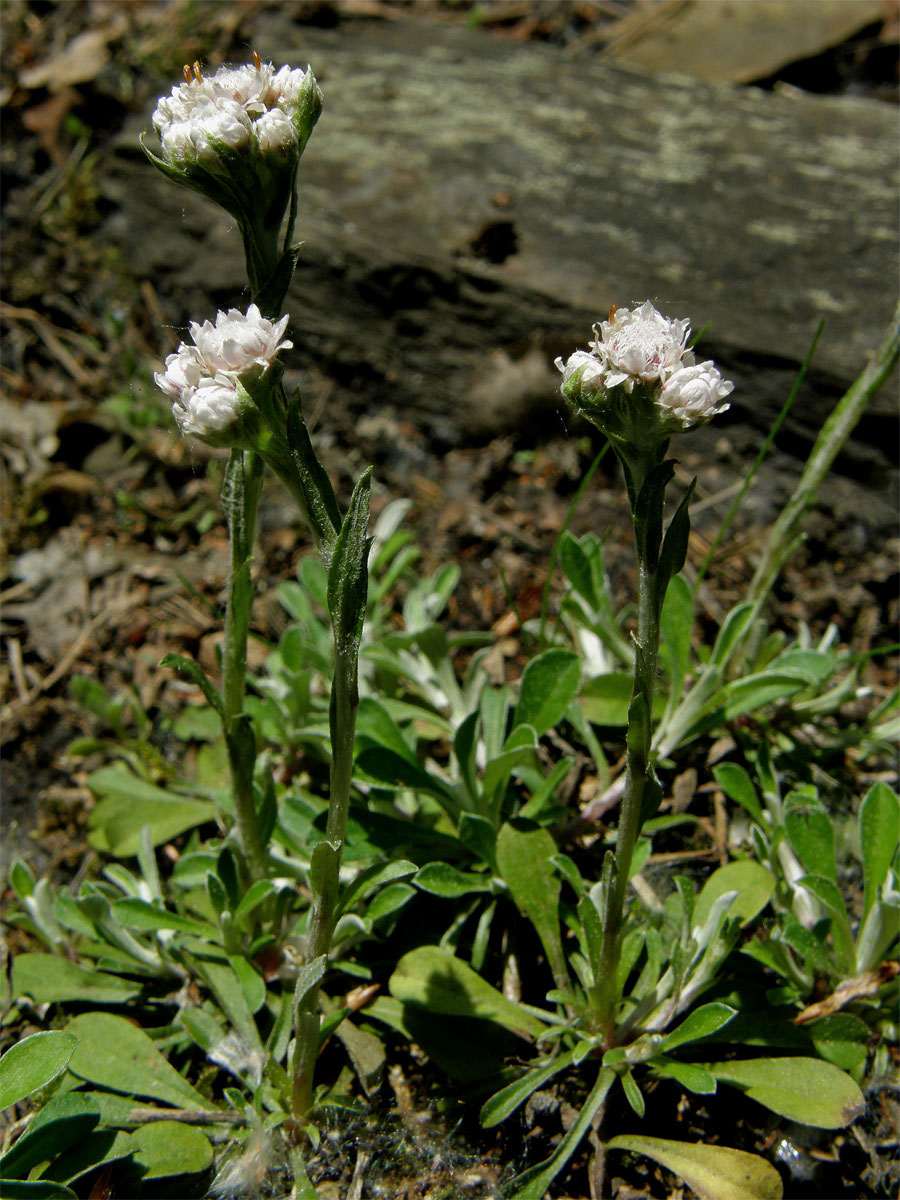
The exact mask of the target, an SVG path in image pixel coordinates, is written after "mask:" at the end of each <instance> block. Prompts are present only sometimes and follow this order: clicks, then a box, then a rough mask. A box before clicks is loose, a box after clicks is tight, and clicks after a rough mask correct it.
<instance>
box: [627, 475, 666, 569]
mask: <svg viewBox="0 0 900 1200" xmlns="http://www.w3.org/2000/svg"><path fill="white" fill-rule="evenodd" d="M674 474H675V460H674V459H671V458H667V459H664V460H663V462H661V463H658V464H657V466H655V467H653V469H652V470H650V471H648V472H647V475H646V477H645V479H644V482H643V483H642V484H641V490H640V494H639V495H638V498H637V502H636V504H635V506H634V534H635V540H636V541H637V549H638V556H639V558H640V559H641V561H642V562H644V561H645V562H646V564H647V568H648V570H650V571H655V570H656V568H657V566H658V563H659V549H660V543H661V542H662V520H663V498H664V497H665V493H666V488H667V487H668V485H669V481H670V480H671V478H672V476H673V475H674Z"/></svg>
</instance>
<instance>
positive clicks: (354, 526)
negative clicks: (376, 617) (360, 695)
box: [328, 467, 372, 648]
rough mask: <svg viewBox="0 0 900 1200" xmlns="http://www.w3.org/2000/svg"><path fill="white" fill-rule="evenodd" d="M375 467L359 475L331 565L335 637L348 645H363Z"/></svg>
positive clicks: (330, 586)
mask: <svg viewBox="0 0 900 1200" xmlns="http://www.w3.org/2000/svg"><path fill="white" fill-rule="evenodd" d="M371 476H372V468H371V467H369V468H367V469H366V470H365V471H364V472H363V473H362V475H361V476H360V478H359V482H358V483H357V485H356V487H355V488H354V489H353V495H352V496H351V498H350V508H349V509H348V511H347V516H346V517H345V518H344V523H343V525H342V526H341V531H340V533H339V534H338V537H337V541H336V543H335V547H334V555H333V557H332V560H331V565H330V567H329V568H328V611H329V612H330V613H331V619H332V622H333V624H334V635H335V639H336V640H339V641H340V642H341V643H343V644H344V645H345V646H347V647H353V648H355V647H356V646H358V645H359V639H360V635H361V633H362V624H363V617H364V616H365V612H366V596H367V592H368V580H369V574H368V560H369V546H370V544H371V539H370V538H369V537H367V532H366V531H367V529H368V525H369V490H370V486H371Z"/></svg>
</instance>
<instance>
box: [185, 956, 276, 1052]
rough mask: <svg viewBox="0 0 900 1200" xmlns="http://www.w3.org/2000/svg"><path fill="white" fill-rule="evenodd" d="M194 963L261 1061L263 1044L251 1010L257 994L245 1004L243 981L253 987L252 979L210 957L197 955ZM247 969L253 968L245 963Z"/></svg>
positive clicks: (223, 1009)
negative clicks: (198, 956) (243, 976)
mask: <svg viewBox="0 0 900 1200" xmlns="http://www.w3.org/2000/svg"><path fill="white" fill-rule="evenodd" d="M195 962H196V969H197V971H198V973H199V974H200V975H201V976H203V978H205V979H206V982H207V983H208V984H209V986H210V988H211V989H212V992H213V994H214V996H215V997H216V999H217V1000H218V1002H219V1004H220V1005H221V1008H222V1011H223V1012H224V1013H225V1015H226V1016H227V1017H228V1020H229V1021H230V1022H231V1024H232V1025H233V1026H234V1029H235V1031H236V1032H237V1033H238V1034H240V1036H241V1037H242V1038H243V1039H244V1041H245V1042H246V1044H247V1046H248V1047H249V1049H250V1051H251V1052H252V1053H253V1054H254V1055H255V1056H257V1057H258V1060H259V1061H260V1062H262V1061H263V1057H264V1055H263V1046H262V1042H261V1040H260V1036H259V1030H258V1029H257V1027H256V1022H255V1021H254V1019H253V1013H252V1011H251V1005H252V1002H253V1001H255V999H256V998H257V997H255V996H253V995H252V994H251V1002H249V1003H248V1000H247V993H246V991H245V990H244V984H245V983H247V984H248V987H249V986H252V984H251V981H250V980H249V979H248V978H246V977H245V978H242V977H241V976H239V975H238V974H237V973H236V972H235V970H234V967H233V966H232V965H231V964H230V963H228V962H223V961H221V960H214V959H212V958H198V959H196V960H195ZM247 969H248V970H251V969H252V968H250V967H249V966H248V968H247ZM254 975H255V972H254ZM257 978H258V976H257Z"/></svg>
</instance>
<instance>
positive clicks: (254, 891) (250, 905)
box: [234, 879, 275, 925]
mask: <svg viewBox="0 0 900 1200" xmlns="http://www.w3.org/2000/svg"><path fill="white" fill-rule="evenodd" d="M274 891H275V885H274V884H273V883H272V882H271V881H270V880H268V879H257V881H256V883H252V884H251V885H250V887H248V888H247V890H246V892H244V894H243V896H242V897H241V901H240V903H239V904H238V906H237V908H236V909H235V910H234V922H235V924H236V925H239V924H240V923H241V922H242V921H243V920H244V919H245V918H246V917H248V916H249V915H250V913H251V912H252V911H253V910H254V908H256V907H257V905H259V904H262V902H263V901H264V900H267V899H268V898H269V896H271V895H272V894H273V893H274Z"/></svg>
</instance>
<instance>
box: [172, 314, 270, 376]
mask: <svg viewBox="0 0 900 1200" xmlns="http://www.w3.org/2000/svg"><path fill="white" fill-rule="evenodd" d="M287 323H288V319H287V317H286V316H284V317H281V319H280V320H278V321H275V322H272V321H270V320H269V319H268V318H267V317H264V316H263V315H262V313H260V311H259V308H258V307H257V305H255V304H251V305H250V307H249V308H248V309H247V311H246V313H242V312H241V311H240V309H238V308H230V309H229V310H228V312H218V313H217V314H216V321H215V324H213V323H212V321H204V322H203V324H202V325H198V324H197V322H196V321H192V322H191V337H192V338H193V339H194V345H195V346H196V347H197V351H198V353H199V355H200V358H201V359H202V361H203V363H204V364H205V365H206V367H207V368H208V370H209V373H210V374H215V373H217V372H222V371H224V372H231V373H233V374H235V375H241V374H244V373H246V372H247V371H249V370H250V369H251V368H252V367H254V366H257V367H262V368H263V370H265V369H267V368H268V367H270V366H271V365H272V363H273V362H274V360H275V357H276V355H277V354H278V351H279V350H290V348H291V347H292V346H293V342H289V341H287V339H285V338H284V331H285V329H286V328H287Z"/></svg>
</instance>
